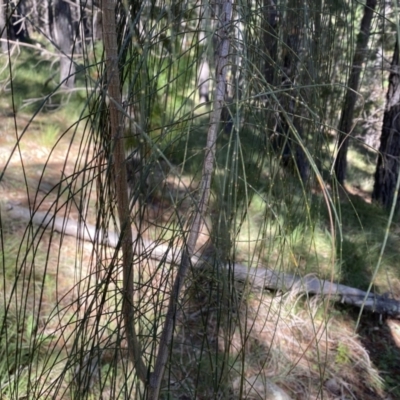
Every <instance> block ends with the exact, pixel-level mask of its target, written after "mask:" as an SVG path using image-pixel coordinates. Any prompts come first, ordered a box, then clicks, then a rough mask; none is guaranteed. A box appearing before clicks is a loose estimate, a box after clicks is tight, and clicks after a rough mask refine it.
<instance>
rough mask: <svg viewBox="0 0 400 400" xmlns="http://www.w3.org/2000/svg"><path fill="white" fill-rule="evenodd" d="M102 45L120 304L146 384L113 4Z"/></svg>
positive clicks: (106, 5) (107, 1) (107, 0)
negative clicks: (136, 307)
mask: <svg viewBox="0 0 400 400" xmlns="http://www.w3.org/2000/svg"><path fill="white" fill-rule="evenodd" d="M101 4H102V6H101V7H102V13H103V41H104V48H105V51H106V55H107V59H106V66H107V79H108V94H109V97H110V103H109V104H110V105H109V106H110V123H111V138H112V141H113V143H112V145H113V146H112V148H113V156H114V180H115V194H116V201H117V209H118V217H119V222H120V226H121V238H120V240H121V249H122V259H123V281H124V282H123V294H124V299H123V304H122V313H123V316H124V321H125V330H126V337H127V340H128V347H129V356H130V358H131V360H132V362H133V364H134V368H135V369H136V372H137V375H138V377H139V379H140V380H142V381H143V382H146V380H147V368H146V366H145V364H144V361H143V359H142V350H141V346H140V343H139V340H138V337H137V334H136V331H135V326H134V323H133V322H134V310H133V303H132V302H133V271H132V265H133V247H132V243H133V240H132V230H131V227H130V211H129V199H128V183H127V182H128V180H127V176H126V168H125V151H124V142H123V138H122V123H123V114H122V113H120V112H119V109H121V108H122V97H121V91H120V86H119V85H120V82H119V71H118V45H117V34H116V26H115V3H114V1H113V0H103V1H102V3H101Z"/></svg>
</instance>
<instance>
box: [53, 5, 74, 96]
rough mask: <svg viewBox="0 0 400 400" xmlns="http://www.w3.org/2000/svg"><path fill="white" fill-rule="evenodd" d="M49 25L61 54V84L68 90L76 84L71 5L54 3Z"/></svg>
mask: <svg viewBox="0 0 400 400" xmlns="http://www.w3.org/2000/svg"><path fill="white" fill-rule="evenodd" d="M49 23H50V27H51V32H52V35H53V38H54V41H55V43H56V45H57V47H58V50H59V52H60V83H62V84H63V86H66V87H68V88H72V87H74V84H75V65H74V63H73V61H72V54H71V53H72V42H73V32H72V18H71V10H70V6H69V4H68V3H67V2H66V1H64V0H55V1H54V11H53V8H52V7H50V8H49Z"/></svg>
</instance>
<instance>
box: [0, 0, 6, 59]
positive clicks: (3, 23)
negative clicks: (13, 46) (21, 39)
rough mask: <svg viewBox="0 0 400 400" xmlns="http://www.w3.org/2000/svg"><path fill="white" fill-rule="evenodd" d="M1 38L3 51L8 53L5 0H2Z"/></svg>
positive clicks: (0, 0)
mask: <svg viewBox="0 0 400 400" xmlns="http://www.w3.org/2000/svg"><path fill="white" fill-rule="evenodd" d="M0 38H1V39H2V41H1V50H2V52H3V53H7V51H8V45H7V26H6V4H5V0H0Z"/></svg>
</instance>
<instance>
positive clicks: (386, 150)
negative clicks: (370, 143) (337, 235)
mask: <svg viewBox="0 0 400 400" xmlns="http://www.w3.org/2000/svg"><path fill="white" fill-rule="evenodd" d="M386 96H387V97H386V99H387V100H386V110H385V114H384V117H383V125H382V135H381V144H380V147H379V156H378V163H377V166H376V172H375V184H374V190H373V192H372V199H374V200H376V201H378V202H379V203H380V204H382V205H383V206H384V207H385V208H388V209H389V208H390V207H391V205H392V202H393V199H394V196H395V195H396V194H395V188H396V182H397V177H398V174H399V168H400V118H399V115H400V71H399V43H398V41H396V46H395V50H394V54H393V60H392V67H391V72H390V76H389V88H388V92H387V95H386ZM397 201H398V199H397Z"/></svg>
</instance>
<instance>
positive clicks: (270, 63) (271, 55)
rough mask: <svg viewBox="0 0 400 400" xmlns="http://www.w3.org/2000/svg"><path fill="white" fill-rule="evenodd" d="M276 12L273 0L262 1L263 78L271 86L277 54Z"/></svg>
mask: <svg viewBox="0 0 400 400" xmlns="http://www.w3.org/2000/svg"><path fill="white" fill-rule="evenodd" d="M277 28H278V12H277V10H276V4H275V1H274V0H264V38H263V40H264V46H265V49H266V50H267V59H266V60H265V64H264V76H265V80H266V81H267V83H269V84H270V85H273V84H274V82H275V81H276V77H275V75H276V71H277V68H276V67H277V64H276V61H277V53H278V32H277Z"/></svg>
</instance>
